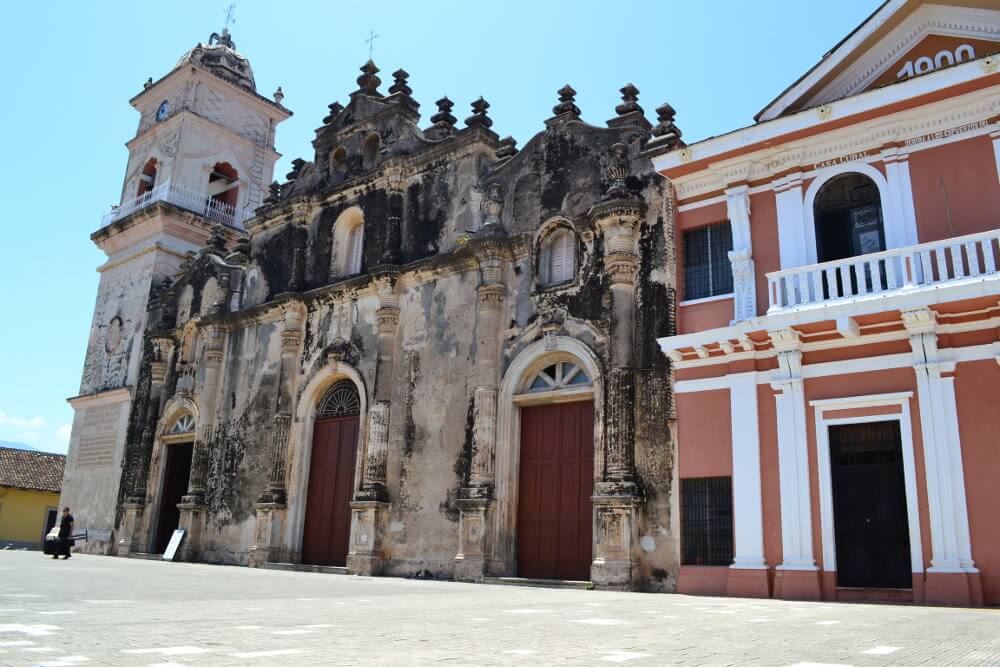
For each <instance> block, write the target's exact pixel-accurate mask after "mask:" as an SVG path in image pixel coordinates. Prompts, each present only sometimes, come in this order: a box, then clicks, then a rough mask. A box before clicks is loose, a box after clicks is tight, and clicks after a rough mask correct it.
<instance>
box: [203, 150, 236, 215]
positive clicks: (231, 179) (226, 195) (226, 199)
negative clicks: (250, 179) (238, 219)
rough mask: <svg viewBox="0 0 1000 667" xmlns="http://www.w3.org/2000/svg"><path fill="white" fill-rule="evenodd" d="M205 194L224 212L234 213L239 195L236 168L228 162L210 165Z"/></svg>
mask: <svg viewBox="0 0 1000 667" xmlns="http://www.w3.org/2000/svg"><path fill="white" fill-rule="evenodd" d="M207 193H208V196H209V198H210V199H211V200H212V201H213V202H216V203H217V204H220V205H222V206H223V207H224V208H225V210H226V212H228V213H232V212H233V211H235V210H236V204H237V201H238V200H239V194H240V175H239V172H237V171H236V168H235V167H234V166H233V165H231V164H229V163H228V162H216V163H215V164H214V165H212V169H211V170H210V171H209V174H208V186H207Z"/></svg>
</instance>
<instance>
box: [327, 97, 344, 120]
mask: <svg viewBox="0 0 1000 667" xmlns="http://www.w3.org/2000/svg"><path fill="white" fill-rule="evenodd" d="M327 108H328V109H329V110H330V114H329V115H328V116H327V117H326V118H324V119H323V124H324V125H329V124H330V123H332V122H333V119H334V118H336V117H337V114H339V113H340V112H341V111H343V110H344V105H343V104H341V103H340V102H334V103H333V104H329V105H327Z"/></svg>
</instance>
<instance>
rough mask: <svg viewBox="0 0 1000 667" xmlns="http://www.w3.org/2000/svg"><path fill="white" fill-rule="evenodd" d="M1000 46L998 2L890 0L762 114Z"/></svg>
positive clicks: (808, 103)
mask: <svg viewBox="0 0 1000 667" xmlns="http://www.w3.org/2000/svg"><path fill="white" fill-rule="evenodd" d="M991 5H992V6H991ZM997 52H1000V9H997V8H995V3H990V2H985V1H980V0H966V1H965V2H961V3H951V4H932V3H924V4H921V3H918V2H914V1H913V0H909V1H907V0H890V1H889V2H887V3H885V4H884V5H883V6H882V7H881V8H880V9H879V10H878V11H876V12H875V13H874V14H873V15H872V16H870V17H869V18H868V19H867V20H866V21H865V22H864V23H862V24H861V25H860V26H859V27H858V28H857V29H856V30H855V31H854V32H852V33H851V34H850V35H849V36H847V37H846V38H845V39H844V40H843V41H842V42H841V43H840V44H838V45H837V46H836V47H834V49H833V50H831V51H830V52H829V53H827V54H826V56H824V58H823V60H821V61H820V62H819V63H818V64H817V65H816V66H815V67H813V68H812V69H811V70H810V71H809V72H807V73H806V74H805V75H803V77H802V78H801V79H799V80H798V81H797V82H795V83H794V84H792V85H791V86H790V87H789V88H788V89H786V90H785V91H784V92H783V93H782V94H781V95H779V96H778V97H777V98H776V99H775V100H774V101H773V102H771V104H769V105H768V106H767V107H766V108H764V109H763V110H762V111H761V112H760V113H759V114H758V115H757V117H756V119H757V120H758V121H767V120H771V119H773V118H777V117H779V116H783V115H786V114H789V113H794V112H796V111H801V110H802V109H808V108H811V107H816V106H820V105H823V104H827V103H829V102H833V101H835V100H839V99H843V98H845V97H850V96H852V95H858V94H860V93H863V92H865V91H868V90H871V89H874V88H879V87H882V86H887V85H891V84H893V83H897V82H901V81H905V80H908V79H911V78H913V77H915V76H920V75H922V74H928V73H930V72H934V71H938V70H940V69H944V68H947V67H951V66H954V65H959V64H961V63H964V62H969V61H971V60H977V59H980V58H983V57H985V56H989V55H992V54H995V53H997Z"/></svg>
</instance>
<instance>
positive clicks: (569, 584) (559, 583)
mask: <svg viewBox="0 0 1000 667" xmlns="http://www.w3.org/2000/svg"><path fill="white" fill-rule="evenodd" d="M483 583H484V584H494V585H497V586H534V587H537V588H571V589H575V590H583V591H585V590H591V589H593V588H594V584H593V582H590V581H571V580H568V579H529V578H527V577H483Z"/></svg>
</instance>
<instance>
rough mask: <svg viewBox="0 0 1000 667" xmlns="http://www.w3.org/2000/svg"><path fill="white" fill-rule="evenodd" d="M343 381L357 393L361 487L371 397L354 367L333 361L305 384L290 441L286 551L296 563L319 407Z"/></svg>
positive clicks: (357, 475) (356, 475) (357, 466)
mask: <svg viewBox="0 0 1000 667" xmlns="http://www.w3.org/2000/svg"><path fill="white" fill-rule="evenodd" d="M342 380H350V381H351V382H353V383H354V386H355V387H356V388H357V390H358V400H359V403H360V405H359V411H358V417H359V420H358V422H359V423H358V450H357V458H356V461H355V465H354V485H353V488H354V490H355V491H357V489H358V487H359V486H360V484H361V476H362V471H363V462H364V460H365V456H366V452H367V449H368V432H367V429H366V425H367V423H368V419H367V417H368V395H367V392H366V391H365V383H364V380H363V379H362V378H361V374H360V373H358V371H357V370H355V369H354V368H353V367H351V366H348V365H347V364H345V363H342V362H340V361H334V362H332V363H330V364H328V365H327V366H325V367H324V368H323V369H322V370H320V371H319V372H317V373H316V374H315V375H313V377H312V378H311V379H310V380H309V382H308V383H307V384H306V386H305V388H304V389H303V390H302V393H301V395H300V396H299V398H298V404H297V406H296V409H295V419H294V420H293V421H292V430H291V434H290V435H289V438H288V450H287V451H286V452H285V461H286V462H287V465H286V470H287V471H288V486H287V488H288V518H287V524H286V526H287V528H286V530H285V545H284V546H285V548H286V549H287V551H288V552H289V553H291V554H295V556H294V557H293V558H294V560H296V561H298V560H299V559H300V558H301V550H302V535H303V531H304V529H305V519H306V496H307V494H308V485H309V464H310V460H311V457H312V438H313V431H314V427H315V425H316V407H317V405H318V404H319V401H320V400H321V399H322V398H323V396H324V394H326V392H327V390H328V389H329V388H330V387H331V386H333V385H334V384H336V383H337V382H339V381H342Z"/></svg>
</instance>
